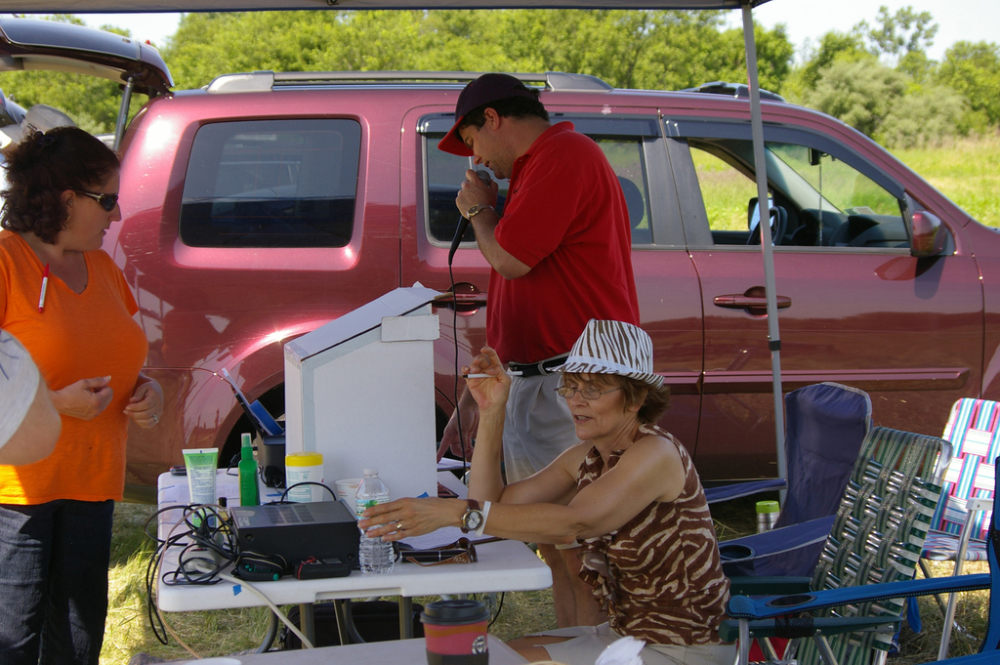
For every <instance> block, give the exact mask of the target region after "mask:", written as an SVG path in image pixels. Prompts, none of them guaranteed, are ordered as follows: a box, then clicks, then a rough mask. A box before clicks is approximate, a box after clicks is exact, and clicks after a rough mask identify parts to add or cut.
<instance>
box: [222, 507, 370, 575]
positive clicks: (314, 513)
mask: <svg viewBox="0 0 1000 665" xmlns="http://www.w3.org/2000/svg"><path fill="white" fill-rule="evenodd" d="M229 513H230V515H232V517H233V523H234V524H235V525H236V536H237V538H238V539H239V547H240V553H255V554H261V555H265V556H273V555H278V556H281V557H282V558H284V559H285V561H286V563H287V564H288V566H289V568H290V569H292V568H294V566H295V565H296V564H298V563H299V562H300V561H305V560H306V559H309V558H310V557H313V558H316V559H340V560H341V561H342V562H344V563H346V564H348V565H349V566H351V567H352V568H354V567H357V562H358V542H359V540H360V538H361V532H360V531H359V530H358V522H357V518H356V517H355V516H354V515H353V514H352V513H351V511H350V510H349V509H348V508H347V506H345V505H344V504H343V503H341V502H340V501H320V502H317V503H286V504H279V505H272V506H234V507H231V508H230V509H229Z"/></svg>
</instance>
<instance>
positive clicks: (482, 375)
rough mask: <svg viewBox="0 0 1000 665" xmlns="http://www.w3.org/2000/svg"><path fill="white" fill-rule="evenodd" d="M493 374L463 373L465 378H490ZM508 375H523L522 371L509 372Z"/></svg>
mask: <svg viewBox="0 0 1000 665" xmlns="http://www.w3.org/2000/svg"><path fill="white" fill-rule="evenodd" d="M492 376H493V375H492V374H463V375H462V378H463V379H489V378H491V377H492ZM507 376H521V372H517V371H515V372H507Z"/></svg>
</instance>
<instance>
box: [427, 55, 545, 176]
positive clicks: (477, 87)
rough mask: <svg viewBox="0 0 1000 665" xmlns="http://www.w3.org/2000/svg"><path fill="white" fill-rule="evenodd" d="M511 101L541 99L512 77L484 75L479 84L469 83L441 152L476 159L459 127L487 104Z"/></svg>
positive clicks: (463, 91) (440, 147) (458, 104)
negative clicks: (518, 98)
mask: <svg viewBox="0 0 1000 665" xmlns="http://www.w3.org/2000/svg"><path fill="white" fill-rule="evenodd" d="M511 97H526V98H528V99H537V98H538V97H537V96H536V93H535V91H534V90H532V89H531V88H528V87H526V86H525V85H524V84H523V83H521V81H519V80H518V79H516V78H514V77H513V76H511V75H510V74H483V75H482V76H480V77H479V78H477V79H476V80H475V81H472V82H471V83H469V85H467V86H465V89H464V90H462V94H460V95H459V96H458V103H457V104H455V124H454V125H452V128H451V130H450V131H449V132H448V133H447V134H445V137H444V138H443V139H441V141H440V142H438V150H443V151H444V152H448V153H451V154H453V155H459V156H460V157H472V151H471V150H469V148H468V146H466V145H465V142H464V141H462V137H461V135H460V134H459V133H458V126H459V125H460V124H461V123H462V120H463V119H464V118H465V116H466V114H468V113H469V112H470V111H473V110H475V109H477V108H479V107H480V106H482V105H483V104H489V103H490V102H498V101H500V100H501V99H510V98H511Z"/></svg>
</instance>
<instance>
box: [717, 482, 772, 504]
mask: <svg viewBox="0 0 1000 665" xmlns="http://www.w3.org/2000/svg"><path fill="white" fill-rule="evenodd" d="M786 487H788V483H786V482H785V481H784V480H782V479H781V478H768V479H767V480H753V481H750V482H745V483H733V484H731V485H719V486H717V487H706V488H705V499H706V500H707V501H708V503H709V505H711V504H713V503H721V502H723V501H731V500H732V499H740V498H742V497H745V496H753V495H754V494H760V493H761V492H776V491H778V490H783V489H785V488H786Z"/></svg>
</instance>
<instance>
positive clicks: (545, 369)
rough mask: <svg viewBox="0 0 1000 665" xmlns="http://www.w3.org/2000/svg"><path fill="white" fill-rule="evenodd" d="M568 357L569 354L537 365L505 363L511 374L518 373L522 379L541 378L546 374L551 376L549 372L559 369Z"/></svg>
mask: <svg viewBox="0 0 1000 665" xmlns="http://www.w3.org/2000/svg"><path fill="white" fill-rule="evenodd" d="M568 355H569V354H566V355H565V356H557V357H555V358H549V359H548V360H542V361H540V362H537V363H527V364H522V363H514V362H511V363H507V369H509V370H510V371H512V372H520V373H521V376H522V377H529V376H543V375H546V374H551V373H552V371H551V370H552V369H553V368H554V367H559V366H560V365H562V364H563V363H565V362H566V357H567V356H568Z"/></svg>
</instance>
